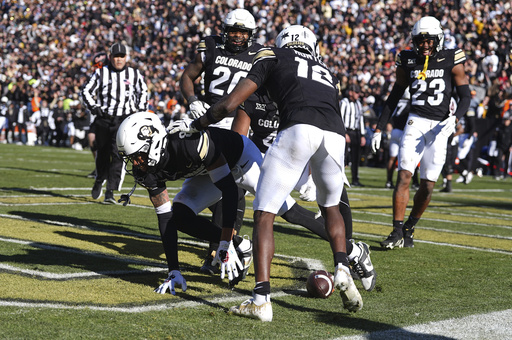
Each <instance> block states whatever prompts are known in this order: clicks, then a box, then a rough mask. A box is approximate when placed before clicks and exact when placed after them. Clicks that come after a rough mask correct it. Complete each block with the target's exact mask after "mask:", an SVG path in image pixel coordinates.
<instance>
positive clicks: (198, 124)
mask: <svg viewBox="0 0 512 340" xmlns="http://www.w3.org/2000/svg"><path fill="white" fill-rule="evenodd" d="M190 126H191V127H193V128H194V129H196V130H197V131H203V130H204V129H205V128H204V127H203V126H202V125H201V122H200V121H199V118H197V119H194V121H193V122H192V123H190Z"/></svg>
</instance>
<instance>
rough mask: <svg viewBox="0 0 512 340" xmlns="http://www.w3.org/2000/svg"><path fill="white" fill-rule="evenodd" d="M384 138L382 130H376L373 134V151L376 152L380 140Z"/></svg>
mask: <svg viewBox="0 0 512 340" xmlns="http://www.w3.org/2000/svg"><path fill="white" fill-rule="evenodd" d="M381 139H382V132H375V133H374V134H373V136H372V152H373V153H376V152H377V150H378V149H379V148H380V141H381Z"/></svg>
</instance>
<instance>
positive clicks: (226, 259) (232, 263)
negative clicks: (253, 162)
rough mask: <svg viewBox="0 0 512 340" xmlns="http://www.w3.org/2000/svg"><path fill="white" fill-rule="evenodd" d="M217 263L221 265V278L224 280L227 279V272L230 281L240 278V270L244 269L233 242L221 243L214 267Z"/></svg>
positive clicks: (213, 263)
mask: <svg viewBox="0 0 512 340" xmlns="http://www.w3.org/2000/svg"><path fill="white" fill-rule="evenodd" d="M217 263H220V278H221V279H223V278H224V277H225V273H226V270H227V272H228V279H229V281H231V280H233V278H235V277H238V268H242V269H243V268H244V267H243V266H242V262H241V261H240V259H239V258H238V255H237V253H236V250H235V247H234V246H233V241H229V242H228V241H220V243H219V248H218V249H217V253H216V254H215V258H214V259H213V261H212V265H214V266H215V265H216V264H217ZM237 265H238V268H237Z"/></svg>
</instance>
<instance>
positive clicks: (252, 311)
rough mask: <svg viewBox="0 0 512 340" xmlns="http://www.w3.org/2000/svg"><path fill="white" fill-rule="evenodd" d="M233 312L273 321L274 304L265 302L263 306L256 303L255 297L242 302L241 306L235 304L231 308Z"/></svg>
mask: <svg viewBox="0 0 512 340" xmlns="http://www.w3.org/2000/svg"><path fill="white" fill-rule="evenodd" d="M229 311H230V312H231V313H234V314H238V315H242V316H247V317H250V318H253V319H259V320H261V321H265V322H270V321H272V304H271V303H270V302H265V303H264V304H262V305H261V306H257V305H255V304H254V299H248V300H245V301H244V302H242V304H241V305H240V306H233V307H231V308H230V309H229Z"/></svg>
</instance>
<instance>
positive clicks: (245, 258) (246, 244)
mask: <svg viewBox="0 0 512 340" xmlns="http://www.w3.org/2000/svg"><path fill="white" fill-rule="evenodd" d="M243 238H244V239H243V241H242V242H240V244H239V245H238V247H237V248H236V254H237V255H238V258H239V259H240V262H242V265H243V266H244V268H243V269H242V270H240V271H239V274H238V276H237V277H235V278H233V280H231V281H229V287H231V288H232V287H234V286H236V285H237V284H238V283H239V282H240V281H242V280H243V279H245V277H246V276H247V273H248V272H249V267H250V266H251V263H252V241H251V240H250V239H249V236H247V235H244V237H243Z"/></svg>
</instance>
